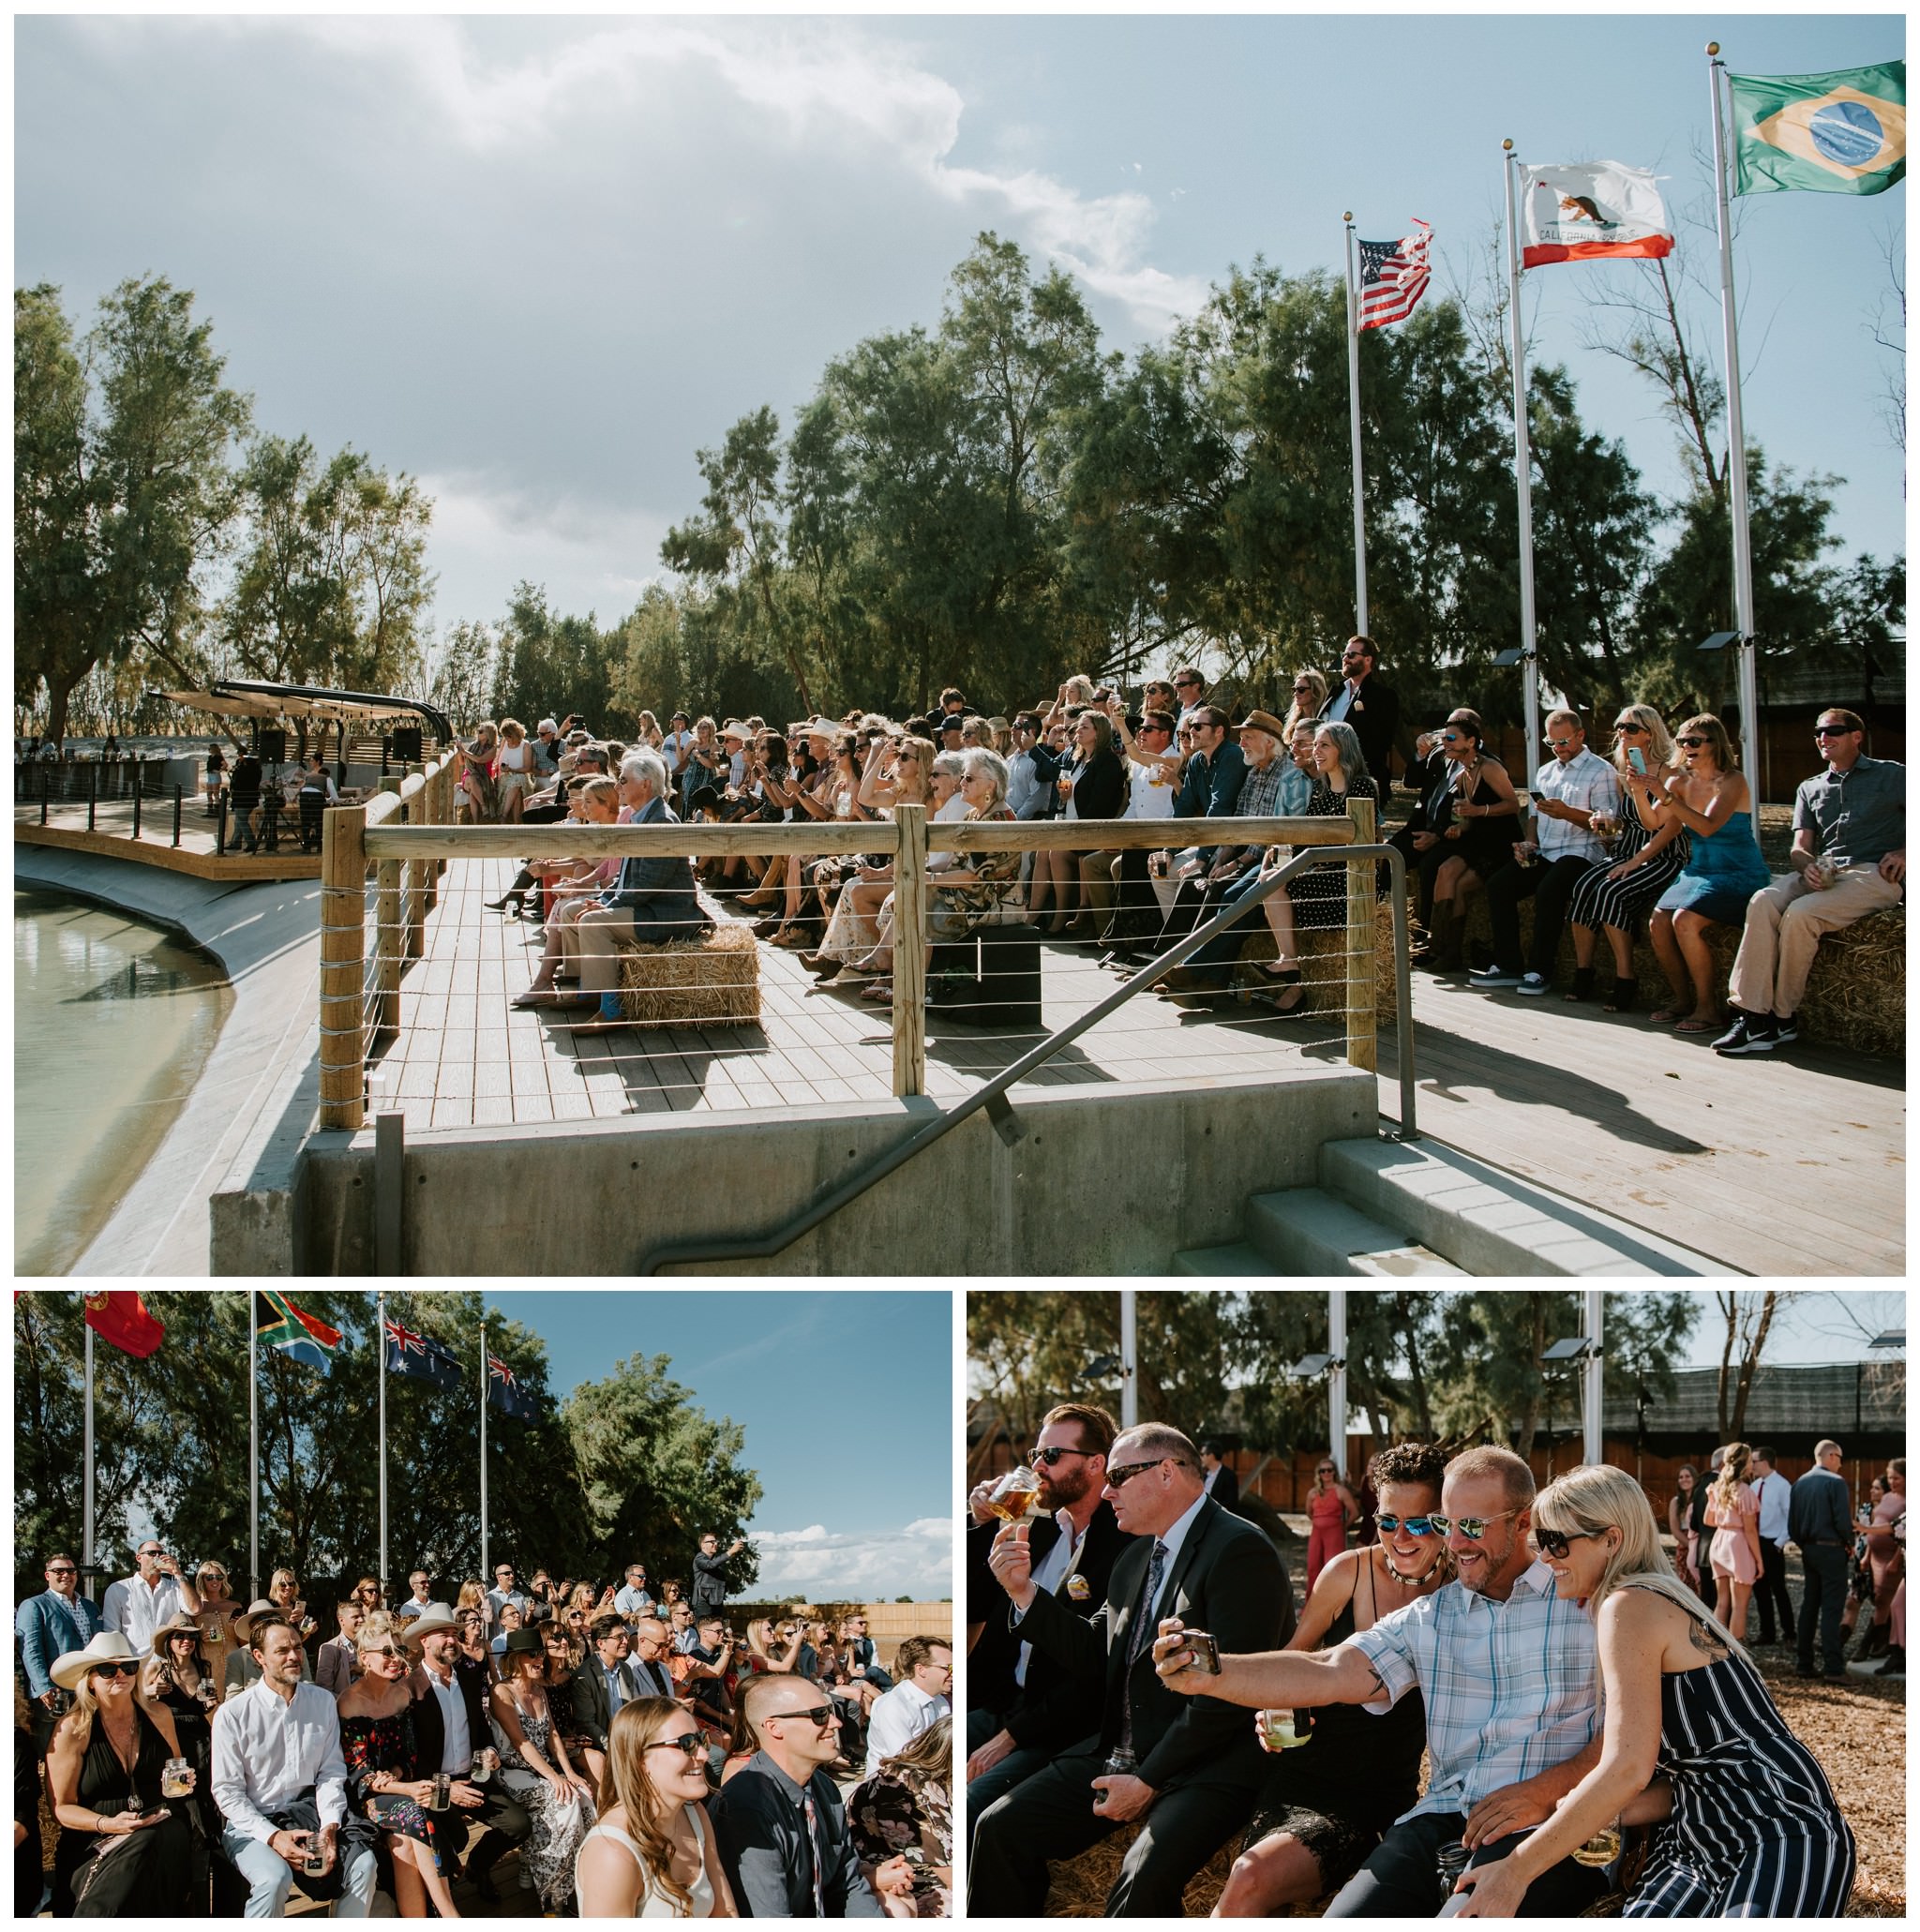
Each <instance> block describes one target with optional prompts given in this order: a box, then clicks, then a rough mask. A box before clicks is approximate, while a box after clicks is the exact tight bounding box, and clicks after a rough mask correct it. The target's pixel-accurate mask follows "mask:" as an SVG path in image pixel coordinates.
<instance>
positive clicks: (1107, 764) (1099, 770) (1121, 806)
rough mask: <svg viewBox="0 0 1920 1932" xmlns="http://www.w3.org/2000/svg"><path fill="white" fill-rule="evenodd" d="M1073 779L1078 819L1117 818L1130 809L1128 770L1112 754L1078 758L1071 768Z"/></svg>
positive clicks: (1075, 808) (1075, 809)
mask: <svg viewBox="0 0 1920 1932" xmlns="http://www.w3.org/2000/svg"><path fill="white" fill-rule="evenodd" d="M1066 769H1067V770H1068V771H1071V773H1072V779H1073V816H1075V817H1076V818H1117V817H1119V816H1120V815H1121V814H1122V813H1123V812H1125V811H1126V809H1127V768H1126V767H1125V766H1124V765H1123V764H1121V763H1120V760H1119V758H1118V756H1117V755H1116V754H1115V753H1113V752H1111V751H1102V752H1095V753H1094V755H1093V756H1091V757H1090V758H1084V759H1075V760H1074V762H1073V763H1072V765H1071V766H1070V767H1068V768H1066Z"/></svg>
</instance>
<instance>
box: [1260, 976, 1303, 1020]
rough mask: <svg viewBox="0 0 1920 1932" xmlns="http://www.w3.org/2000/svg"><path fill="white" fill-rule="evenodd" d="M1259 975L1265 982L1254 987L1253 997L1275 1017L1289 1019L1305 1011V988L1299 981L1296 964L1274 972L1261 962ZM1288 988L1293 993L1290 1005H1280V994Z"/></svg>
mask: <svg viewBox="0 0 1920 1932" xmlns="http://www.w3.org/2000/svg"><path fill="white" fill-rule="evenodd" d="M1260 977H1261V978H1262V979H1263V980H1264V981H1267V983H1266V984H1265V985H1263V986H1260V987H1257V988H1256V989H1255V991H1254V994H1253V997H1254V998H1255V999H1257V1000H1259V1001H1260V1003H1261V1004H1262V1005H1263V1006H1267V1007H1270V1008H1271V1009H1272V1011H1273V1015H1274V1017H1275V1018H1276V1019H1281V1020H1291V1019H1294V1018H1296V1017H1297V1016H1298V1015H1300V1014H1303V1013H1305V1012H1306V1011H1307V989H1306V987H1305V986H1304V985H1303V984H1302V983H1301V981H1300V970H1299V968H1298V967H1297V966H1289V967H1288V968H1287V969H1286V970H1285V971H1284V972H1279V973H1276V972H1272V971H1270V970H1268V969H1267V966H1265V964H1264V963H1263V965H1262V966H1261V972H1260ZM1289 988H1291V989H1292V992H1293V995H1294V998H1293V1001H1292V1003H1291V1004H1290V1005H1287V1006H1282V1005H1281V1004H1280V996H1281V995H1282V993H1284V992H1286V991H1287V990H1288V989H1289Z"/></svg>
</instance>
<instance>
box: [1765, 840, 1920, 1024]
mask: <svg viewBox="0 0 1920 1932" xmlns="http://www.w3.org/2000/svg"><path fill="white" fill-rule="evenodd" d="M1899 903H1900V889H1899V887H1898V886H1896V885H1889V884H1888V883H1887V881H1886V880H1885V879H1883V878H1882V877H1881V876H1880V873H1879V871H1878V870H1877V869H1876V868H1875V867H1874V866H1871V865H1850V866H1849V867H1848V868H1847V869H1846V871H1845V872H1843V873H1842V874H1841V875H1840V876H1839V877H1838V878H1837V879H1836V880H1835V881H1834V882H1833V884H1832V885H1830V886H1829V887H1827V889H1826V890H1825V891H1823V892H1817V891H1814V889H1813V888H1812V887H1811V886H1809V885H1808V883H1807V880H1806V878H1805V876H1803V875H1802V874H1800V873H1797V872H1796V873H1793V874H1792V875H1790V876H1788V877H1786V878H1777V879H1776V880H1775V881H1774V882H1773V884H1772V885H1770V886H1764V887H1763V888H1762V889H1761V890H1760V891H1757V892H1756V893H1754V895H1753V897H1752V898H1751V899H1750V900H1749V901H1748V906H1747V930H1746V932H1745V933H1744V934H1743V935H1742V936H1741V939H1740V951H1739V953H1738V954H1737V956H1736V957H1735V958H1734V961H1733V976H1732V977H1731V978H1730V979H1729V981H1728V982H1727V994H1728V996H1729V997H1730V998H1731V999H1732V1000H1733V1004H1734V1005H1735V1006H1737V1007H1738V1008H1739V1009H1740V1010H1741V1011H1742V1012H1748V1013H1774V1014H1777V1015H1778V1017H1779V1018H1781V1019H1783V1020H1784V1019H1786V1018H1788V1017H1789V1016H1790V1015H1791V1014H1793V1013H1796V1012H1798V1011H1800V1001H1801V998H1802V997H1803V996H1804V995H1805V994H1806V992H1807V976H1808V974H1809V973H1810V972H1811V971H1812V970H1813V954H1814V949H1815V948H1816V947H1818V946H1819V944H1820V941H1821V936H1822V935H1823V934H1824V933H1837V932H1838V931H1839V930H1840V929H1841V928H1842V927H1843V926H1850V925H1852V924H1853V921H1855V920H1861V919H1865V918H1866V917H1867V915H1868V913H1869V912H1881V911H1883V910H1884V909H1885V908H1886V907H1887V906H1898V904H1899Z"/></svg>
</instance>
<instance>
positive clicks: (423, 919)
mask: <svg viewBox="0 0 1920 1932" xmlns="http://www.w3.org/2000/svg"><path fill="white" fill-rule="evenodd" d="M408 770H409V771H410V772H413V773H417V774H418V775H419V779H420V789H419V790H418V791H416V792H415V793H414V794H413V797H412V798H411V799H409V800H408V801H407V822H408V824H410V825H430V824H431V823H432V822H433V774H432V773H431V772H430V771H427V770H426V768H425V767H424V766H420V765H413V766H410V767H409V768H408ZM430 869H431V867H430V864H429V861H427V860H425V859H410V860H408V861H407V871H406V879H407V891H406V909H405V912H404V913H403V915H402V920H403V922H404V924H405V925H406V928H407V947H406V951H407V957H408V958H409V959H418V958H419V957H420V955H421V953H422V952H424V951H426V950H427V876H428V872H429V870H430Z"/></svg>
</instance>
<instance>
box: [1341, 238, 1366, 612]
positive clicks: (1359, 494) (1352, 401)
mask: <svg viewBox="0 0 1920 1932" xmlns="http://www.w3.org/2000/svg"><path fill="white" fill-rule="evenodd" d="M1341 218H1342V220H1343V221H1344V222H1345V223H1346V395H1347V413H1348V415H1349V416H1350V417H1351V418H1352V419H1353V433H1354V616H1355V623H1354V628H1355V630H1357V632H1358V633H1359V634H1360V636H1361V637H1366V636H1367V635H1368V631H1367V500H1366V496H1365V494H1364V492H1363V489H1362V487H1361V481H1362V480H1361V472H1360V302H1359V294H1358V290H1357V284H1356V282H1355V279H1354V213H1353V210H1352V209H1351V208H1349V209H1348V210H1347V211H1346V213H1345V215H1344V216H1342V217H1341Z"/></svg>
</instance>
